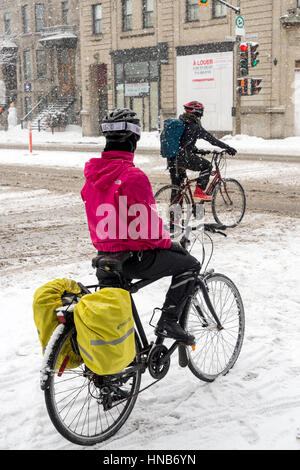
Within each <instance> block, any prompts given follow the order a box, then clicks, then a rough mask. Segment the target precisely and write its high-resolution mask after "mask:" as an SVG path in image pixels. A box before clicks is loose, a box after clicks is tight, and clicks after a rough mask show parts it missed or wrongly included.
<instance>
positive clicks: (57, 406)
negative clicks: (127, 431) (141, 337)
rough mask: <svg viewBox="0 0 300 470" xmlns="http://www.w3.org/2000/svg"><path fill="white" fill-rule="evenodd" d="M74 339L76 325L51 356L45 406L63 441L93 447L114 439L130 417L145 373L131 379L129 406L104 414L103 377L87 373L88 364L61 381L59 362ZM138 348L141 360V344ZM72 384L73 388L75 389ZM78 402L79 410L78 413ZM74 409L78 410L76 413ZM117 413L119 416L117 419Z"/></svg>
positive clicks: (66, 373) (63, 375) (139, 371)
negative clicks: (101, 388) (100, 382)
mask: <svg viewBox="0 0 300 470" xmlns="http://www.w3.org/2000/svg"><path fill="white" fill-rule="evenodd" d="M71 337H73V339H74V338H76V330H75V326H74V325H71V326H66V327H65V329H64V331H63V333H62V334H61V335H60V336H59V337H58V339H57V340H56V341H55V343H54V345H53V348H52V351H51V353H50V354H49V359H48V362H47V370H48V371H49V372H48V373H49V379H48V382H47V388H46V389H45V391H44V393H45V402H46V407H47V411H48V414H49V417H50V419H51V421H52V423H53V425H54V426H55V428H56V429H57V431H58V432H59V433H60V434H61V435H62V436H63V437H65V438H66V439H67V440H68V441H70V442H72V443H74V444H77V445H82V446H92V445H95V444H97V443H100V442H102V441H105V440H107V439H109V438H110V437H111V436H113V435H114V434H115V433H116V432H117V431H118V430H119V429H120V428H121V427H122V426H123V424H124V423H125V421H126V420H127V418H128V417H129V415H130V413H131V412H132V410H133V407H134V405H135V402H136V399H137V393H138V391H139V388H140V383H141V370H139V369H137V370H136V371H135V373H134V376H133V377H132V378H131V379H129V382H131V384H129V385H128V387H130V390H129V391H128V392H129V395H128V397H129V398H128V399H127V400H126V401H125V404H124V402H122V403H121V402H120V405H117V406H116V407H114V408H112V409H109V410H108V411H104V409H103V404H101V403H100V400H101V392H100V387H99V386H98V388H97V386H96V383H97V382H96V379H97V378H100V376H96V374H93V373H92V371H89V370H88V373H87V368H86V367H85V365H84V364H83V365H81V366H79V367H77V368H76V369H72V370H66V371H65V372H64V373H63V374H62V376H61V377H58V375H59V366H60V364H58V360H59V357H60V355H61V353H62V351H63V348H64V345H65V344H66V342H67V341H68V340H69V338H71ZM136 347H137V357H138V353H139V346H138V344H137V345H136ZM107 377H111V378H113V377H116V376H107ZM62 378H63V379H62ZM100 379H101V378H100ZM100 379H99V380H100ZM72 384H73V388H71V385H72ZM64 390H65V391H64ZM64 393H65V395H64ZM76 402H77V403H78V408H76V409H75V404H76ZM73 406H74V409H72V408H73ZM80 406H81V408H80ZM119 407H120V408H121V412H120V410H119ZM117 413H118V416H116V414H117ZM114 416H116V418H114ZM98 428H99V430H98Z"/></svg>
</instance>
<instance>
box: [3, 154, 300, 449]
mask: <svg viewBox="0 0 300 470" xmlns="http://www.w3.org/2000/svg"><path fill="white" fill-rule="evenodd" d="M45 157H47V158H48V159H49V160H50V158H51V156H50V155H49V154H48V155H45ZM60 157H61V155H60ZM87 158H88V157H87V156H85V160H86V159H87ZM142 158H143V157H142ZM27 162H28V159H27ZM9 163H15V164H16V163H19V164H20V163H21V162H15V161H14V162H9V159H8V158H6V161H2V164H3V165H5V166H7V165H8V164H9ZM73 163H74V161H73ZM22 164H23V165H24V162H22ZM140 164H141V166H142V167H143V164H145V165H146V161H144V162H142V160H141V162H140ZM258 164H259V162H257V165H258ZM38 165H39V166H40V169H42V168H43V167H42V163H41V162H39V164H38ZM80 165H81V163H80ZM234 165H235V167H234V168H233V167H231V168H230V170H229V171H231V172H233V173H235V174H236V173H238V174H239V175H243V179H244V180H245V181H248V182H249V183H250V180H251V179H252V180H253V179H254V180H255V181H256V182H258V183H262V182H264V181H265V179H268V178H269V176H270V174H272V181H275V182H276V181H277V183H278V184H280V182H281V180H282V173H280V171H281V170H282V172H287V170H286V167H284V168H283V169H282V167H279V166H277V164H276V163H273V164H272V163H270V166H269V167H268V168H266V166H264V165H260V166H251V167H249V164H248V165H246V164H245V162H234ZM243 165H244V166H243ZM255 165H256V164H255ZM56 166H57V165H56ZM67 166H68V165H67ZM69 166H72V163H69ZM74 166H75V167H76V165H74ZM77 169H80V168H79V167H77ZM145 169H147V165H146V167H145ZM15 170H16V175H19V176H20V173H18V171H17V167H15ZM247 170H248V174H247ZM57 171H61V172H64V174H65V181H67V180H68V179H69V183H70V182H71V180H72V177H73V175H75V173H73V172H74V171H75V170H74V169H72V168H70V169H67V168H62V167H61V168H60V169H59V170H58V169H57ZM31 173H32V176H30V174H31ZM44 173H45V176H46V175H48V170H47V169H46V168H44ZM49 173H50V176H49V177H50V178H52V180H51V181H52V184H53V186H52V188H51V187H50V185H49V184H48V185H46V184H43V182H42V179H40V181H37V180H36V176H37V174H36V173H34V170H33V167H30V166H28V165H27V175H25V176H24V179H22V180H20V181H19V184H18V178H17V180H16V181H15V184H12V181H13V178H11V180H9V181H8V180H7V178H6V177H5V176H4V175H5V173H3V172H2V175H3V178H2V181H1V186H0V224H1V247H0V250H1V265H0V269H1V271H0V275H1V293H2V295H1V299H0V308H1V314H2V318H3V322H2V327H1V333H0V371H1V375H0V420H1V428H0V448H1V449H27V450H28V449H44V450H46V449H78V447H77V446H75V445H72V444H71V443H69V442H68V441H66V440H65V439H64V438H62V437H61V436H60V435H59V434H58V433H57V432H56V430H55V429H54V427H53V425H52V423H51V422H50V420H49V417H48V415H47V412H46V408H45V404H44V398H43V393H42V392H41V391H40V388H39V370H40V366H41V361H42V354H41V348H40V344H39V341H38V338H37V333H36V331H35V325H34V323H33V316H32V296H33V293H34V291H35V290H36V288H37V287H39V286H40V285H42V284H44V283H45V282H47V281H49V280H52V279H55V278H57V277H70V278H72V279H74V280H77V281H81V282H89V283H90V282H92V283H93V282H94V281H95V277H94V271H93V269H92V267H91V263H90V260H91V258H92V256H93V255H94V249H93V248H92V247H91V244H90V240H89V236H88V232H87V226H86V223H85V214H84V210H83V207H82V203H81V200H80V196H79V194H78V186H79V184H80V181H77V180H76V178H74V179H73V183H74V186H73V191H71V190H70V187H69V185H67V186H66V187H65V188H63V187H62V186H61V187H56V186H55V181H56V180H55V178H54V173H51V172H49ZM23 174H24V171H23ZM6 175H7V173H6ZM51 175H52V176H51ZM285 175H286V177H288V178H289V181H290V182H291V187H292V188H291V191H294V192H295V193H298V194H299V186H298V183H297V176H298V175H299V167H298V166H295V168H294V169H292V167H291V168H290V172H289V173H288V174H287V173H285ZM75 176H76V175H75ZM276 178H277V180H276ZM293 178H294V179H293ZM46 179H47V178H45V181H46ZM30 181H32V182H33V183H34V184H32V183H30ZM290 212H291V214H290V215H289V216H288V215H286V214H283V213H276V212H274V213H270V212H263V211H260V210H256V211H254V210H253V211H252V210H248V211H247V214H246V216H245V219H244V220H243V223H242V225H241V226H240V227H238V228H236V229H235V230H232V231H230V232H229V233H228V237H227V238H226V239H225V238H223V237H217V236H214V241H215V251H214V257H213V260H212V262H211V264H210V267H211V268H215V270H216V271H218V272H222V273H224V274H226V275H228V276H229V277H230V278H232V280H233V281H234V282H235V283H236V285H237V286H238V288H239V290H240V292H241V295H242V298H243V301H244V306H245V313H246V334H245V341H244V346H243V349H242V352H241V355H240V358H239V360H238V362H237V364H236V366H235V367H234V369H233V370H232V371H231V372H230V374H228V375H227V376H225V377H222V378H220V379H219V380H217V381H216V382H215V383H212V384H207V383H204V382H200V381H199V380H197V379H196V377H194V376H193V375H192V374H191V372H190V371H189V369H182V368H180V367H179V366H178V363H177V357H176V355H174V356H173V358H172V363H171V369H170V371H169V373H168V375H167V376H166V377H165V378H164V379H163V380H162V381H161V382H160V383H158V384H157V385H155V386H153V387H151V388H149V389H148V390H146V391H145V392H143V393H142V394H141V395H140V397H139V398H138V400H137V404H136V406H135V408H134V410H133V412H132V414H131V416H130V418H129V419H128V421H127V422H126V424H125V426H124V427H123V428H121V430H120V431H119V432H118V434H116V435H115V436H114V437H112V438H111V439H110V440H109V441H107V442H105V443H103V444H102V445H98V446H95V448H96V449H99V450H101V449H103V450H114V449H118V450H130V449H135V450H136V449H168V450H171V449H174V450H180V449H181V450H186V449H295V450H296V449H300V392H299V390H300V362H299V357H300V340H299V337H300V321H299V318H298V314H299V307H300V294H299V274H300V268H299V259H300V219H299V218H298V217H299V216H298V217H293V216H292V211H290ZM207 248H209V245H207ZM193 253H194V254H195V255H197V256H199V258H201V246H200V244H197V245H196V246H195V248H194V251H193ZM169 281H170V280H169V279H164V280H163V281H160V283H159V285H158V283H157V284H154V285H152V286H149V287H147V288H146V289H144V290H143V291H141V292H139V293H138V294H136V295H135V300H136V303H137V306H138V309H139V311H140V314H141V317H142V320H143V322H144V325H145V327H146V331H147V332H148V333H149V335H153V331H152V328H151V327H150V326H149V325H148V321H149V319H150V317H151V314H152V309H153V308H154V307H159V306H161V304H162V302H163V298H164V295H165V292H166V290H167V288H168V284H169ZM150 382H151V378H150V377H149V375H148V374H145V375H144V376H143V379H142V386H145V385H147V384H149V383H150ZM80 449H81V448H80ZM87 450H88V449H87Z"/></svg>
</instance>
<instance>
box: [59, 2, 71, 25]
mask: <svg viewBox="0 0 300 470" xmlns="http://www.w3.org/2000/svg"><path fill="white" fill-rule="evenodd" d="M61 10H62V23H63V24H70V5H69V1H67V2H62V4H61Z"/></svg>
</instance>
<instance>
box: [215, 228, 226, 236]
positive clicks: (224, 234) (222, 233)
mask: <svg viewBox="0 0 300 470" xmlns="http://www.w3.org/2000/svg"><path fill="white" fill-rule="evenodd" d="M215 233H219V234H220V235H223V237H227V233H224V232H219V231H218V230H216V231H215Z"/></svg>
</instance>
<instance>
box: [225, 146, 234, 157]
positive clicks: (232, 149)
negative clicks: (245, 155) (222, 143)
mask: <svg viewBox="0 0 300 470" xmlns="http://www.w3.org/2000/svg"><path fill="white" fill-rule="evenodd" d="M225 150H226V152H227V153H228V155H232V156H234V155H235V154H236V153H237V150H235V149H234V148H233V147H229V146H228V147H226V149H225Z"/></svg>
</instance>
